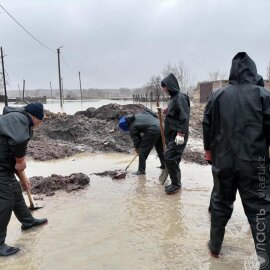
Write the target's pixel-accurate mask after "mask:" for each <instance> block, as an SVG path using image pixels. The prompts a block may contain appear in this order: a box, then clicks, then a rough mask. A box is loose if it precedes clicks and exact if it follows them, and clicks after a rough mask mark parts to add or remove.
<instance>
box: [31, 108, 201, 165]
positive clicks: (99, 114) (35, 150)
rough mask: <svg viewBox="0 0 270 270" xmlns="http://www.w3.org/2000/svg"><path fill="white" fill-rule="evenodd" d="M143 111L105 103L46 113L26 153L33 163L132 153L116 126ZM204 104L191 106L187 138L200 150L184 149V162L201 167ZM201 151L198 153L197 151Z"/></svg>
mask: <svg viewBox="0 0 270 270" xmlns="http://www.w3.org/2000/svg"><path fill="white" fill-rule="evenodd" d="M144 109H145V106H143V105H141V104H129V105H119V104H108V105H105V106H102V107H100V108H98V109H95V108H92V107H91V108H88V109H87V110H85V111H79V112H77V113H76V114H75V115H67V114H65V113H64V114H61V113H58V114H54V113H51V112H48V111H47V112H46V119H45V120H44V123H43V124H42V125H41V126H40V127H39V128H38V129H37V130H35V132H34V137H33V140H31V141H30V143H29V148H28V154H29V155H30V156H32V157H33V158H34V159H37V160H50V159H55V158H63V157H67V156H71V155H73V154H76V153H80V152H85V151H90V152H126V153H129V152H130V151H132V147H133V143H132V141H131V138H130V136H129V134H128V133H127V132H123V131H121V130H120V129H119V127H118V121H119V119H120V118H121V117H122V116H123V115H127V114H130V113H134V114H136V113H138V112H140V111H142V110H144ZM203 112H204V105H200V104H195V105H193V106H192V107H191V115H190V138H192V139H193V141H194V140H195V141H196V144H199V145H201V147H200V149H199V150H198V149H197V150H194V149H192V148H187V149H186V150H185V154H184V159H186V160H188V161H194V162H197V163H199V164H204V161H203V147H202V119H203ZM200 151H201V152H200Z"/></svg>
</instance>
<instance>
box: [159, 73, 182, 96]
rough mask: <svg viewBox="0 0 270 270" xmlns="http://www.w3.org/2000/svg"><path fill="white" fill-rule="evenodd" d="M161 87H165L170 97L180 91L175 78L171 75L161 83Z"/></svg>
mask: <svg viewBox="0 0 270 270" xmlns="http://www.w3.org/2000/svg"><path fill="white" fill-rule="evenodd" d="M161 85H165V86H166V87H167V88H168V90H169V94H170V95H171V96H174V95H176V94H177V93H178V92H179V91H180V87H179V84H178V81H177V79H176V77H175V76H174V75H173V74H172V73H171V74H169V75H168V76H167V77H166V78H164V79H163V80H162V81H161Z"/></svg>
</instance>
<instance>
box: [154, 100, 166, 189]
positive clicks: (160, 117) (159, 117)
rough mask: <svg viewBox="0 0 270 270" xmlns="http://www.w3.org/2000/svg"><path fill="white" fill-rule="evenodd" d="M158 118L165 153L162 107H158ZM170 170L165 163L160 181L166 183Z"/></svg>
mask: <svg viewBox="0 0 270 270" xmlns="http://www.w3.org/2000/svg"><path fill="white" fill-rule="evenodd" d="M157 107H159V101H158V100H157ZM158 119H159V125H160V132H161V138H162V145H163V153H165V149H166V142H165V135H164V128H163V123H162V112H161V108H158ZM168 175H169V172H168V169H167V167H166V164H165V169H164V170H163V171H162V173H161V175H160V176H159V182H160V183H161V184H162V185H164V183H165V182H166V180H167V178H168Z"/></svg>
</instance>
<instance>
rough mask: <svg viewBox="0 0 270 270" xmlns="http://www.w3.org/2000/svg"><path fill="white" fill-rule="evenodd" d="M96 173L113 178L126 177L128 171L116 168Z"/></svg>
mask: <svg viewBox="0 0 270 270" xmlns="http://www.w3.org/2000/svg"><path fill="white" fill-rule="evenodd" d="M95 175H98V176H109V177H111V178H112V179H125V178H126V175H127V172H126V171H119V170H114V171H104V172H101V173H95Z"/></svg>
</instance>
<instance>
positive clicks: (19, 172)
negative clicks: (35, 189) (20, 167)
mask: <svg viewBox="0 0 270 270" xmlns="http://www.w3.org/2000/svg"><path fill="white" fill-rule="evenodd" d="M16 175H17V176H18V177H19V179H20V181H21V182H25V181H26V180H27V176H26V174H25V172H24V171H18V172H16ZM26 193H27V197H28V199H29V203H30V207H31V208H34V207H35V205H34V201H33V198H32V195H31V192H30V190H29V189H27V190H26Z"/></svg>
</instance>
